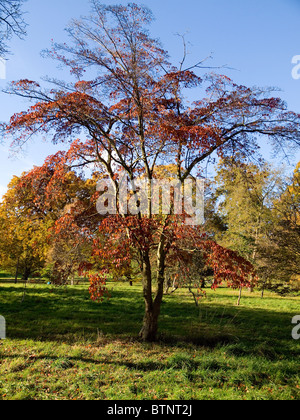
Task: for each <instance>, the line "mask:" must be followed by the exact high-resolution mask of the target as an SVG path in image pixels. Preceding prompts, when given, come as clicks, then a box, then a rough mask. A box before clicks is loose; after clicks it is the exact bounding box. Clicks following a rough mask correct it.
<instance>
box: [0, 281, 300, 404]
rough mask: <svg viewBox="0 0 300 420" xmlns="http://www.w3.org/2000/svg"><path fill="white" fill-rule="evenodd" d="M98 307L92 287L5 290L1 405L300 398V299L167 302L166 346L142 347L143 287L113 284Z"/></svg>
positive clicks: (214, 297)
mask: <svg viewBox="0 0 300 420" xmlns="http://www.w3.org/2000/svg"><path fill="white" fill-rule="evenodd" d="M109 288H110V292H111V299H110V300H109V301H104V302H103V304H96V303H94V302H92V301H91V300H90V299H89V294H88V291H87V286H86V285H80V286H74V287H68V288H66V289H65V288H61V289H55V288H53V287H52V286H48V285H34V284H30V285H27V288H26V296H25V300H24V301H23V302H22V298H23V293H24V286H23V285H22V284H19V285H13V284H9V283H5V284H1V285H0V314H1V315H3V316H5V318H6V321H7V340H5V341H2V342H0V398H1V399H15V400H16V399H85V400H87V399H131V400H133V399H151V400H155V399H161V400H162V399H183V400H191V399H267V400H269V399H300V370H299V367H300V366H299V355H300V341H294V340H292V338H291V331H292V324H291V320H292V317H293V316H294V315H296V314H299V312H300V305H299V303H300V299H299V298H280V297H278V296H276V295H274V294H271V293H267V294H266V296H265V298H264V299H263V300H262V299H260V295H259V293H252V294H251V293H249V292H248V291H245V292H244V296H243V298H242V301H241V306H240V307H237V306H236V300H237V292H236V291H231V290H227V289H220V290H218V291H216V292H214V291H211V290H208V291H207V299H204V300H203V301H202V302H201V304H200V308H196V307H195V305H194V304H193V301H192V298H191V296H190V295H189V294H188V293H187V292H186V291H185V290H181V291H179V292H178V293H175V294H174V295H172V296H166V297H165V298H164V303H163V305H162V314H161V320H160V331H159V333H160V341H159V342H158V343H155V344H145V343H141V342H140V341H139V340H138V332H139V329H140V327H141V323H142V319H143V299H142V295H141V288H140V286H138V285H134V286H133V287H130V286H128V285H127V284H113V283H111V284H109Z"/></svg>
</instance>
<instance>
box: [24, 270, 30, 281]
mask: <svg viewBox="0 0 300 420" xmlns="http://www.w3.org/2000/svg"><path fill="white" fill-rule="evenodd" d="M30 274H31V268H29V267H25V270H24V273H23V281H24V282H27V281H28V279H29V276H30Z"/></svg>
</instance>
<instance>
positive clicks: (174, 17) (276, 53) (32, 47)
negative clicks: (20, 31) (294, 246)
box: [0, 0, 300, 196]
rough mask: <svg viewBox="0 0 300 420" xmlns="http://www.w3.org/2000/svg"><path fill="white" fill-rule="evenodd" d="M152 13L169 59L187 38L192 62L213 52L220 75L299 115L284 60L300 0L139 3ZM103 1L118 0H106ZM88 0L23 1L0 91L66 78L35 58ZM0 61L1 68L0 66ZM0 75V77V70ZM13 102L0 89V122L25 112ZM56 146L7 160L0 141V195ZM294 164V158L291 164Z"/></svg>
mask: <svg viewBox="0 0 300 420" xmlns="http://www.w3.org/2000/svg"><path fill="white" fill-rule="evenodd" d="M135 2H136V3H138V4H145V5H146V6H148V7H149V8H150V9H151V10H152V11H153V13H154V16H155V17H156V21H155V22H154V24H153V25H152V29H151V32H152V35H153V36H155V37H157V38H160V39H161V42H162V44H163V46H164V48H165V49H166V50H168V51H169V53H170V56H171V58H172V59H173V61H174V62H176V61H177V62H178V61H179V60H180V58H181V56H182V45H181V41H180V39H179V37H178V36H176V34H178V33H179V34H185V35H186V40H187V41H189V43H190V46H189V53H190V55H189V61H190V63H191V64H194V63H196V62H197V61H199V60H200V59H203V58H205V57H207V56H209V55H211V54H213V60H210V61H208V62H207V64H208V65H211V66H222V65H227V66H228V67H231V68H234V70H225V69H224V70H222V73H224V74H227V75H228V76H229V77H232V78H233V79H234V81H235V82H237V83H240V84H244V85H247V86H250V87H251V86H262V87H267V86H272V87H273V86H274V87H278V88H280V89H281V90H282V91H281V92H279V93H278V95H279V96H281V97H282V98H283V99H284V100H286V101H287V103H288V106H289V108H290V109H291V110H293V111H296V112H299V113H300V79H298V80H295V79H293V77H292V68H293V65H292V58H293V57H294V56H296V55H300V24H299V22H300V0H226V1H225V0H184V1H183V0H144V1H139V0H136V1H135ZM103 3H105V4H115V3H121V4H126V3H127V1H123V0H119V1H118V0H115V1H111V0H107V1H103ZM89 8H90V7H89V0H51V1H50V0H28V1H27V3H26V5H25V9H26V12H27V13H26V16H25V18H26V21H27V23H28V36H27V37H26V38H25V39H24V40H23V41H21V40H18V39H14V40H13V41H12V42H11V43H10V47H11V51H12V55H11V56H10V57H9V61H8V63H7V66H6V80H1V79H0V90H1V89H2V88H4V87H5V86H6V84H7V83H8V82H9V81H11V80H18V79H23V78H28V79H31V80H37V81H39V80H40V79H41V77H43V76H47V75H48V76H55V77H57V78H61V79H64V78H65V77H68V75H67V74H66V72H67V70H58V69H57V67H56V63H55V62H52V61H51V60H50V61H49V59H44V58H42V56H41V54H40V53H41V51H42V50H43V49H46V48H48V47H50V45H51V39H54V40H55V41H57V42H61V41H65V40H66V33H65V32H64V28H65V27H66V26H67V24H68V22H69V21H70V20H71V19H72V18H78V17H80V16H81V15H88V14H89ZM0 64H1V63H0ZM0 78H1V72H0ZM28 105H29V104H28V103H27V102H25V101H24V100H21V99H20V98H18V97H12V96H8V95H6V94H4V93H1V92H0V121H8V120H9V118H10V116H11V115H13V114H14V113H15V112H19V111H22V110H25V109H27V108H28ZM58 148H59V146H55V147H54V146H52V145H51V144H49V142H44V141H43V140H42V139H38V138H37V139H36V140H35V141H34V142H32V143H30V144H29V145H27V147H26V150H24V151H23V152H22V153H19V154H18V155H17V156H14V157H12V158H11V157H10V152H9V144H8V143H7V142H4V143H2V144H0V196H1V195H2V193H3V192H4V191H5V189H6V186H7V184H8V182H9V181H10V179H11V177H12V176H13V175H20V174H21V173H22V172H23V171H25V170H29V169H31V168H32V167H33V165H41V164H42V163H43V161H44V159H45V157H46V156H48V155H49V154H52V153H54V152H55V151H57V150H58ZM297 160H300V154H299V155H297V156H295V158H294V161H291V165H294V164H295V163H296V161H297Z"/></svg>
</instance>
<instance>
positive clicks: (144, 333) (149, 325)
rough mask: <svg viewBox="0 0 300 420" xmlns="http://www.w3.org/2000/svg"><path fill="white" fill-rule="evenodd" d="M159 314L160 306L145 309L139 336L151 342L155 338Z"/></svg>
mask: <svg viewBox="0 0 300 420" xmlns="http://www.w3.org/2000/svg"><path fill="white" fill-rule="evenodd" d="M159 314H160V306H157V305H155V306H153V307H152V308H147V307H146V310H145V316H144V321H143V327H142V329H141V331H140V337H141V339H142V340H143V341H147V342H153V341H156V339H157V332H158V317H159Z"/></svg>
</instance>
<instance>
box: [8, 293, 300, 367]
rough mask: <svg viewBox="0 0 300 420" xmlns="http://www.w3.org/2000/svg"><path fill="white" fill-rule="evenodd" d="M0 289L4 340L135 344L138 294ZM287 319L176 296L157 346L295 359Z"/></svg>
mask: <svg viewBox="0 0 300 420" xmlns="http://www.w3.org/2000/svg"><path fill="white" fill-rule="evenodd" d="M22 292H23V291H22V288H21V287H18V288H16V287H4V288H0V314H1V315H3V316H4V317H5V318H6V322H7V337H8V338H9V339H27V340H28V339H29V340H38V341H57V342H64V343H69V344H75V343H77V342H96V341H97V339H98V338H99V334H100V335H101V336H102V337H106V340H107V341H109V340H110V339H115V338H116V339H121V340H122V339H124V340H125V341H126V340H137V341H138V332H139V330H140V327H141V325H142V320H143V312H144V302H143V297H142V294H141V291H140V290H139V288H137V287H134V288H130V290H129V289H128V288H127V289H124V290H112V292H111V295H112V296H111V299H110V300H109V301H106V300H104V302H103V303H102V304H97V303H95V302H92V301H91V300H90V298H89V294H88V291H87V290H84V289H82V288H81V289H78V290H77V289H75V288H70V289H66V290H65V289H50V288H47V287H40V286H34V287H33V286H28V289H27V294H26V298H25V300H24V302H23V303H21V300H20V297H21V294H22ZM291 319H292V315H291V313H288V312H275V311H272V310H268V309H261V308H251V307H249V306H248V307H238V308H237V307H236V306H233V305H231V304H230V303H228V304H222V305H220V304H218V303H216V302H211V301H210V302H207V303H203V304H202V303H201V309H200V310H199V309H197V308H196V307H195V306H194V305H193V303H192V302H191V303H190V302H188V301H181V300H180V298H179V299H178V298H177V297H176V296H174V298H168V302H167V304H165V305H162V313H161V318H160V334H159V343H160V344H161V345H162V346H169V347H174V346H176V347H180V346H182V347H185V346H199V347H207V348H216V347H219V346H227V348H228V351H230V352H231V353H232V354H233V355H235V356H239V355H240V356H245V355H251V354H253V355H258V356H261V357H266V358H270V359H274V360H275V359H276V358H278V357H279V356H280V355H285V356H286V357H289V356H290V357H295V355H298V356H299V351H298V349H296V348H295V347H294V346H293V345H292V344H293V343H292V338H291V330H292V325H291Z"/></svg>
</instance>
